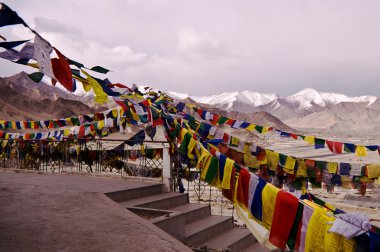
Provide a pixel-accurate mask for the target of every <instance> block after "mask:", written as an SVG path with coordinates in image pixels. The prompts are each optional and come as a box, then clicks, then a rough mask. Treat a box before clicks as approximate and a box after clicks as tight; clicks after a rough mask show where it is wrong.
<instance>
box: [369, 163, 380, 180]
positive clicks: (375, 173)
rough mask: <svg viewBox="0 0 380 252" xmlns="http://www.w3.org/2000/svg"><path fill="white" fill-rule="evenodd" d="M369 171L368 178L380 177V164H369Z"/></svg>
mask: <svg viewBox="0 0 380 252" xmlns="http://www.w3.org/2000/svg"><path fill="white" fill-rule="evenodd" d="M367 171H368V178H378V177H380V164H369V165H367Z"/></svg>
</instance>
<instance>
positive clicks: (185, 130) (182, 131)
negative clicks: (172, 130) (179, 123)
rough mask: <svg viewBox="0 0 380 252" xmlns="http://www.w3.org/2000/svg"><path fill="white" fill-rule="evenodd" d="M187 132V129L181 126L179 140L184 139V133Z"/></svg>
mask: <svg viewBox="0 0 380 252" xmlns="http://www.w3.org/2000/svg"><path fill="white" fill-rule="evenodd" d="M186 134H187V129H185V128H181V142H182V141H183V139H185V135H186Z"/></svg>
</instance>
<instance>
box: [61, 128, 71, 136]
mask: <svg viewBox="0 0 380 252" xmlns="http://www.w3.org/2000/svg"><path fill="white" fill-rule="evenodd" d="M63 135H64V136H65V137H67V136H69V135H70V129H64V130H63Z"/></svg>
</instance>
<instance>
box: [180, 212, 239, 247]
mask: <svg viewBox="0 0 380 252" xmlns="http://www.w3.org/2000/svg"><path fill="white" fill-rule="evenodd" d="M232 227H233V221H232V217H227V216H216V215H211V216H208V217H205V218H202V219H200V220H197V221H194V222H191V223H189V224H187V225H186V227H185V237H186V238H185V242H186V243H187V244H189V245H192V246H196V245H199V244H202V243H203V242H205V241H207V240H209V239H211V238H212V237H215V236H217V235H219V234H221V233H223V232H224V231H226V230H228V229H231V228H232Z"/></svg>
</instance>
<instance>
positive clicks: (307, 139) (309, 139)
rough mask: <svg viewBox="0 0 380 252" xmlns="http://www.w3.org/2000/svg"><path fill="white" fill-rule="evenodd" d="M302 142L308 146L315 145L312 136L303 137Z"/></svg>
mask: <svg viewBox="0 0 380 252" xmlns="http://www.w3.org/2000/svg"><path fill="white" fill-rule="evenodd" d="M304 140H305V141H306V142H308V143H309V144H314V143H315V137H314V136H305V139H304Z"/></svg>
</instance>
